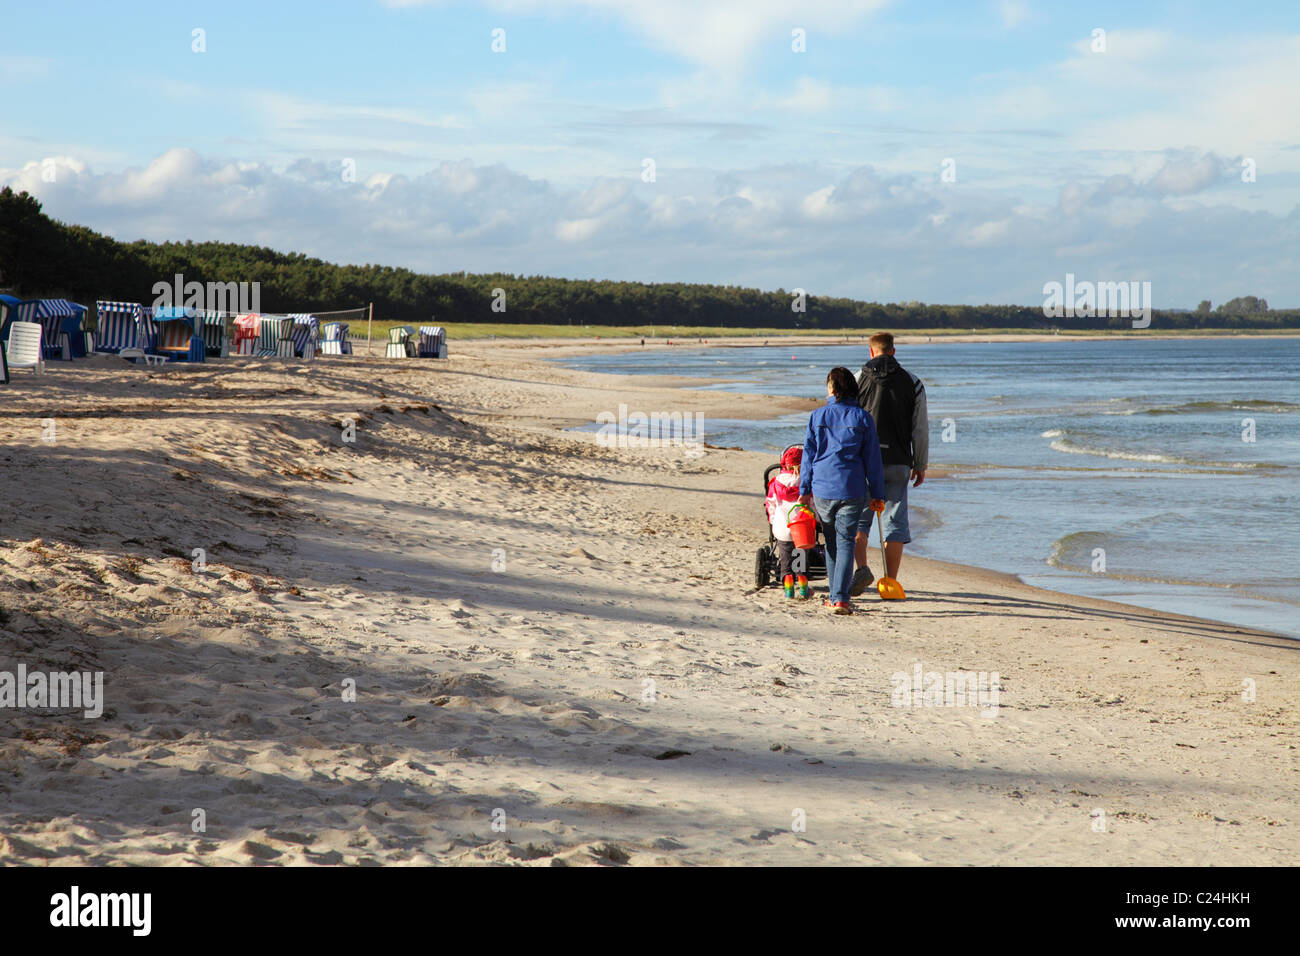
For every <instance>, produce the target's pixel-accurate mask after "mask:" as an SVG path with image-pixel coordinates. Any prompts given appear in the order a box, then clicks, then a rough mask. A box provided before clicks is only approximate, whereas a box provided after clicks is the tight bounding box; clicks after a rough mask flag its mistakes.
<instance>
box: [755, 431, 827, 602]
mask: <svg viewBox="0 0 1300 956" xmlns="http://www.w3.org/2000/svg"><path fill="white" fill-rule="evenodd" d="M790 447H791V448H798V447H801V446H798V445H791V446H790ZM789 450H790V449H789V448H787V449H786V451H789ZM780 470H781V463H780V462H779V461H778V462H776V463H775V464H771V465H768V466H767V468H766V469H765V470H764V472H763V494H764V495H766V494H767V486H768V484H769V483H770V482H771V481H772V475H774V474H775V473H776V472H778V471H780ZM776 544H777V542H776V536H775V535H774V534H772V523H771V522H770V521H769V522H768V523H767V544H765V545H763V547H761V548H759V549H758V553H757V555H755V557H754V586H755V587H759V588H765V587H767V586H768V585H769V584H775V583H779V582H778V581H777V575H778V574H779V573H780V571H779V568H780V562H779V560H778V557H777V553H776ZM801 556H802V558H803V562H804V565H805V567H804V571H803V573H804V574H806V575H807V576H808V580H809V581H813V580H815V579H817V578H825V577H826V549H825V545H823V544H822V523H821V521H820V520H818V522H817V544H816V545H815V546H814V547H812V548H810V549H809V550H808V551H806V552H805V551H802V550H799V549H796V550H795V552H794V562H795V566H796V567H797V566H798V564H799V560H800V557H801Z"/></svg>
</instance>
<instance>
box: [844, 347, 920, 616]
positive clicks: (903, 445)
mask: <svg viewBox="0 0 1300 956" xmlns="http://www.w3.org/2000/svg"><path fill="white" fill-rule="evenodd" d="M870 345H871V359H870V360H869V361H868V362H867V364H866V365H864V366H862V371H861V372H859V373H858V399H859V401H861V403H862V407H863V408H864V409H866V410H867V414H869V415H870V416H871V418H872V421H874V422H875V425H876V433H877V434H878V435H879V437H880V457H881V459H882V461H883V463H884V466H885V510H884V513H883V514H881V516H880V519H881V521H882V522H883V524H882V526H881V527H882V530H883V531H884V535H885V574H886V575H888V576H889V577H891V578H894V579H895V580H897V578H898V567H899V565H900V564H902V562H903V545H905V544H906V543H907V542H909V541H911V540H912V535H911V532H910V530H909V528H908V523H907V483H908V481H909V480H911V481H912V482H913V485H912V487H913V488H919V487H921V482H923V481H925V469H926V468H927V467H928V465H929V460H930V419H929V415H928V414H927V411H926V404H925V386H924V385H922V384H921V380H920V379H919V378H917V377H916V376H915V375H913V374H912V373H911V372H909V371H908V370H907V369H905V368H903V366H901V365H899V364H898V360H897V359H895V358H894V337H893V336H892V335H890V334H889V333H888V332H877V333H876V334H875V335H873V336H872V337H871V341H870ZM872 514H873V512H871V511H870V510H865V511H864V512H863V514H862V518H861V520H860V521H859V523H858V534H857V537H856V539H855V540H854V545H853V555H854V558H855V559H856V561H857V565H858V569H857V571H856V572H854V575H853V585H852V587H850V589H849V593H850V594H852V595H853V596H855V597H856V596H857V595H859V594H861V593H862V592H863V591H865V590H866V589H867V585H869V584H870V583H871V582H872V581H874V580H875V576H874V575H873V574H872V573H871V569H870V568H869V567H867V548H868V546H869V545H870V543H871V536H870V532H871V518H872Z"/></svg>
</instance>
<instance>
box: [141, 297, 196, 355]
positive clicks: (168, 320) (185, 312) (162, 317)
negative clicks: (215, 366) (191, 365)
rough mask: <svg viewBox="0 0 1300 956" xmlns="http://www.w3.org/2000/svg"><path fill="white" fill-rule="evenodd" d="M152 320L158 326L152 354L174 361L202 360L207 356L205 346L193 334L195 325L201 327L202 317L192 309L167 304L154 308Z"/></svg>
mask: <svg viewBox="0 0 1300 956" xmlns="http://www.w3.org/2000/svg"><path fill="white" fill-rule="evenodd" d="M153 320H154V322H155V324H156V325H157V326H158V333H157V335H156V336H155V338H154V341H153V348H151V349H150V351H151V352H153V354H155V355H165V356H167V359H168V361H176V362H202V361H204V360H205V359H206V358H207V347H206V346H205V345H204V344H203V339H202V338H201V337H200V336H198V335H196V334H195V329H196V327H197V328H200V329H201V328H202V319H201V318H200V315H199V313H198V312H196V311H195V310H194V309H187V308H181V307H178V306H168V307H166V308H162V309H158V310H156V311H155V312H154V316H153Z"/></svg>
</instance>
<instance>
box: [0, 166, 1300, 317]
mask: <svg viewBox="0 0 1300 956" xmlns="http://www.w3.org/2000/svg"><path fill="white" fill-rule="evenodd" d="M55 162H56V163H57V166H58V175H57V177H56V180H55V182H52V183H51V182H46V181H45V180H44V179H42V177H41V174H40V173H41V167H42V164H41V163H29V164H27V165H26V166H24V167H23V168H21V169H11V170H2V169H0V185H6V184H11V185H14V186H15V187H17V188H26V189H28V190H29V191H31V192H33V193H34V194H36V195H37V196H38V198H40V199H41V200H42V201H43V202H44V203H45V204H46V209H47V212H49V213H50V214H51V215H53V216H55V217H57V218H60V219H63V220H65V221H69V222H77V223H83V224H85V225H88V226H90V227H92V228H96V229H100V230H103V231H106V232H108V233H110V234H111V235H114V236H116V237H117V238H120V239H124V240H131V239H136V238H149V239H154V240H167V239H194V240H206V239H219V240H223V241H231V242H252V243H257V244H259V245H267V246H271V247H273V248H277V249H282V250H285V251H296V252H303V253H306V254H308V255H316V256H320V257H322V258H325V259H328V260H330V261H336V262H379V263H385V264H390V265H401V266H407V267H410V268H413V269H416V270H419V271H424V272H450V271H457V270H460V269H468V270H471V271H480V272H488V271H492V272H496V271H500V272H509V273H525V274H532V273H542V274H551V275H567V276H601V277H609V278H615V279H633V280H641V281H696V282H710V283H724V284H733V283H734V284H743V285H756V286H759V287H763V288H775V287H777V286H784V287H786V288H789V287H792V286H794V285H798V286H801V287H803V288H806V289H808V290H810V291H812V292H814V293H815V294H837V295H851V296H866V297H879V296H882V295H886V294H888V295H889V296H891V297H898V298H902V299H919V300H922V301H930V302H954V303H961V302H973V303H979V302H985V301H990V300H996V299H997V297H999V296H1005V295H1007V294H1008V293H1007V292H1006V290H1008V289H1014V290H1019V291H1018V292H1017V293H1016V296H1015V297H1016V298H1017V299H1018V301H1020V302H1021V303H1024V304H1032V303H1034V302H1036V301H1040V300H1041V288H1042V284H1043V282H1045V281H1047V280H1048V279H1052V278H1059V276H1060V275H1062V274H1063V273H1064V272H1065V271H1073V272H1075V273H1076V274H1077V275H1098V274H1105V275H1119V276H1131V277H1132V278H1134V279H1151V280H1152V281H1156V282H1158V283H1159V286H1160V288H1161V289H1162V290H1163V292H1162V296H1163V299H1164V301H1165V302H1166V303H1167V304H1169V305H1194V304H1195V303H1196V302H1197V301H1199V300H1200V299H1202V298H1211V299H1213V300H1215V301H1218V300H1221V299H1224V298H1228V297H1231V296H1232V295H1239V294H1246V293H1250V294H1255V295H1262V296H1264V297H1266V298H1268V299H1269V301H1270V302H1272V303H1273V304H1274V305H1275V306H1278V307H1281V306H1285V305H1289V304H1295V303H1297V302H1300V272H1298V271H1297V270H1296V268H1295V260H1296V255H1295V253H1294V251H1293V250H1294V249H1295V247H1296V245H1295V244H1296V239H1297V232H1300V208H1298V209H1296V210H1293V211H1292V212H1291V213H1290V214H1289V216H1281V217H1280V216H1277V215H1273V214H1269V213H1260V212H1249V211H1245V210H1240V209H1236V208H1233V207H1231V206H1227V205H1211V204H1209V203H1208V202H1207V201H1205V200H1204V199H1203V198H1202V199H1199V200H1198V199H1194V198H1189V197H1194V196H1198V195H1202V194H1205V193H1206V192H1207V191H1208V190H1210V189H1212V188H1213V187H1214V185H1215V183H1216V182H1217V181H1218V178H1219V177H1220V176H1221V175H1222V170H1223V169H1224V168H1225V162H1226V161H1225V160H1223V159H1222V158H1221V157H1219V156H1217V155H1213V154H1209V155H1205V154H1189V153H1181V152H1180V153H1170V154H1168V155H1167V156H1166V157H1165V158H1164V162H1163V163H1162V164H1161V165H1160V166H1159V168H1156V167H1149V168H1146V169H1143V170H1140V171H1139V170H1138V169H1136V168H1131V169H1130V170H1129V171H1128V172H1127V173H1116V174H1114V175H1112V176H1110V177H1108V178H1106V179H1104V180H1102V181H1100V182H1095V183H1065V184H1062V185H1061V188H1060V190H1059V195H1058V198H1057V200H1056V201H1055V202H1049V203H1043V204H1032V203H1027V202H1025V200H1024V199H1023V197H1022V196H1020V195H1019V193H1018V192H1017V191H1016V190H1012V189H1007V190H990V189H975V188H970V187H962V186H960V185H954V184H947V185H945V184H941V183H939V182H938V177H937V176H936V175H934V174H933V172H932V171H931V172H927V173H926V174H923V175H922V174H918V175H915V176H900V175H893V174H889V173H886V172H883V171H881V170H878V169H875V168H872V167H869V166H862V167H857V168H854V169H850V170H847V171H844V172H840V173H832V172H830V171H828V170H827V168H825V167H821V166H816V165H812V164H789V165H780V166H762V167H755V168H753V169H747V170H735V171H729V172H724V173H714V172H710V171H708V170H683V171H681V173H680V174H675V175H671V176H666V177H665V176H661V177H660V178H659V179H658V181H657V182H656V183H653V184H647V183H642V182H641V181H640V179H639V176H637V175H635V174H630V175H628V176H627V177H625V178H608V177H603V178H596V179H593V180H590V181H589V182H588V183H587V184H586V186H585V187H584V188H580V189H565V188H560V187H557V186H555V185H554V184H552V183H550V182H548V181H546V180H544V179H536V178H532V177H529V176H525V175H521V174H520V173H518V172H516V171H514V170H511V169H509V168H508V167H506V166H503V165H500V164H494V165H481V164H474V163H470V162H468V161H460V162H443V163H439V164H437V165H435V166H434V167H433V168H431V169H429V170H428V171H426V172H424V173H421V174H419V175H414V176H408V175H401V174H395V173H391V172H382V173H375V174H374V175H372V176H369V177H367V178H366V179H365V181H364V182H357V183H345V182H343V181H342V178H341V177H340V175H339V170H338V168H337V166H336V165H335V164H332V163H328V162H322V161H317V160H307V159H303V160H298V161H296V162H294V163H291V164H289V165H288V166H286V167H283V168H276V167H272V166H269V165H266V164H260V163H245V162H227V161H224V160H214V159H209V158H205V157H203V156H201V155H199V154H197V153H195V152H194V151H192V150H187V149H176V150H169V151H167V152H165V153H163V154H161V155H160V156H158V157H156V158H155V159H153V160H152V161H151V162H149V163H147V164H146V165H144V166H142V167H138V168H134V169H128V170H125V171H120V172H104V173H98V172H96V171H94V169H93V168H91V167H90V166H89V165H87V164H86V163H84V162H82V161H80V160H78V159H76V158H75V157H61V158H59V159H57V160H55ZM1206 236H1212V237H1213V242H1207V241H1206V239H1205V237H1206ZM1247 260H1248V261H1249V263H1250V276H1249V282H1248V283H1247V284H1246V285H1243V284H1242V283H1243V282H1244V281H1245V280H1244V279H1243V278H1242V275H1241V274H1240V273H1237V272H1232V271H1229V270H1225V269H1223V268H1222V263H1223V262H1225V261H1227V262H1243V261H1247ZM232 278H235V279H237V278H238V277H232ZM884 290H887V292H886V291H884ZM103 291H104V294H105V295H106V296H110V297H125V298H129V297H136V296H139V295H143V294H144V293H143V292H142V291H140V290H131V289H112V290H109V289H105V290H103ZM334 304H335V303H322V304H321V307H326V306H328V305H334ZM346 304H347V303H342V305H346Z"/></svg>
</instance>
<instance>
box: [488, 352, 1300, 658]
mask: <svg viewBox="0 0 1300 956" xmlns="http://www.w3.org/2000/svg"><path fill="white" fill-rule="evenodd" d="M1052 338H1053V337H1052V336H1044V337H1042V338H1041V339H1034V340H1033V341H1039V340H1047V339H1052ZM898 341H899V342H900V344H904V340H903V339H901V338H900V339H899V340H898ZM850 344H855V343H850ZM911 344H915V343H911ZM647 347H648V346H647ZM700 347H704V346H700ZM638 348H639V346H638ZM586 351H588V352H590V351H595V349H590V350H586ZM487 354H491V348H489V349H488V352H487ZM575 354H582V353H581V352H579V353H575ZM552 357H553V356H551V355H548V356H546V357H545V359H544V360H546V361H549V360H550V359H551V358H552ZM554 357H558V356H554ZM558 367H561V368H566V370H568V369H567V367H566V366H563V365H561V366H558ZM570 371H572V370H570ZM578 374H592V375H601V376H612V377H613V378H615V379H620V378H633V377H634V378H635V379H636V380H637V384H638V385H643V386H645V387H647V388H663V387H670V388H674V389H679V390H684V391H686V392H691V391H692V390H693V389H698V388H699V387H700V386H703V385H710V384H717V383H719V382H723V381H730V380H727V379H707V378H694V377H690V376H677V375H637V376H626V375H621V374H619V373H606V372H593V373H581V372H579V373H578ZM681 394H682V393H681V392H680V391H679V392H677V395H678V396H681ZM705 394H707V395H716V396H718V401H717V404H716V405H710V404H708V403H707V402H706V403H705V404H704V407H702V408H701V407H700V406H699V404H698V403H691V405H690V407H689V408H688V409H686V411H689V412H690V413H695V412H700V413H702V414H704V415H706V416H708V417H712V418H732V419H736V418H739V419H752V420H756V421H757V420H763V419H765V418H768V417H771V416H769V415H768V414H767V411H768V409H771V408H780V409H781V410H782V411H784V412H785V413H791V412H804V411H812V410H813V409H814V408H816V407H818V406H819V405H820V402H817V401H814V400H811V399H809V400H804V399H799V398H793V397H791V396H787V395H771V394H767V393H762V392H708V393H705ZM724 399H725V400H724ZM737 403H739V405H738V404H737ZM679 404H680V403H679ZM646 407H648V406H646ZM759 408H762V409H763V410H762V411H759V410H758V409H759ZM591 422H592V419H580V420H579V422H578V423H579V424H582V425H590V424H591ZM550 427H552V428H554V429H555V430H556V431H557V432H560V433H562V434H565V435H573V434H583V433H582V432H576V433H575V432H572V431H569V429H570V428H572V427H573V425H572V424H567V425H565V424H560V423H558V422H552V423H551V425H550ZM706 447H708V448H710V449H711V450H714V451H726V452H733V453H734V452H740V453H743V454H750V455H754V456H756V457H763V458H764V459H765V460H764V465H762V466H759V471H760V472H761V470H762V467H765V466H766V464H770V462H768V461H766V457H767V456H763V455H762V453H759V452H747V451H744V450H743V449H740V448H734V447H718V446H712V445H706ZM954 470H960V468H959V467H957V466H945V465H937V466H934V467H933V468H932V469H931V471H930V472H929V473H928V477H929V478H931V479H942V478H945V477H948V475H949V474H950V473H951V472H952V471H954ZM907 561H908V562H909V563H911V562H912V561H926V562H931V563H934V564H937V565H943V566H946V567H950V568H960V569H963V570H964V571H968V572H974V573H981V574H995V575H1007V576H1009V577H1011V578H1012V579H1014V580H1016V581H1017V582H1018V583H1019V584H1020V585H1021V586H1023V587H1026V588H1032V589H1033V590H1035V591H1042V592H1043V593H1047V594H1053V595H1057V596H1060V597H1067V598H1070V599H1075V600H1081V601H1084V600H1086V601H1105V602H1107V603H1110V604H1112V605H1114V606H1116V607H1125V608H1130V609H1132V610H1135V611H1140V612H1143V613H1157V614H1169V615H1172V616H1173V617H1175V618H1179V619H1181V620H1186V621H1190V622H1197V623H1200V624H1214V625H1218V626H1221V627H1228V628H1241V629H1243V630H1244V631H1246V632H1250V633H1254V634H1260V635H1268V636H1271V637H1274V638H1276V639H1278V640H1282V641H1290V642H1293V643H1296V642H1300V635H1290V634H1286V633H1283V632H1280V631H1273V630H1270V629H1268V628H1257V627H1254V626H1252V625H1246V624H1241V623H1238V622H1234V621H1228V620H1222V619H1218V618H1209V617H1201V616H1198V615H1195V614H1180V613H1178V612H1174V611H1165V610H1161V609H1158V608H1153V607H1149V606H1146V605H1141V604H1130V603H1128V602H1124V601H1109V600H1108V599H1105V598H1093V597H1090V596H1088V595H1082V594H1076V593H1074V592H1071V591H1057V590H1053V589H1050V588H1042V587H1040V586H1038V585H1033V584H1030V583H1028V582H1026V581H1024V580H1022V577H1021V575H1023V574H1034V573H1043V572H1041V571H1040V572H1034V571H1023V572H1008V571H998V570H996V569H993V568H986V567H983V566H981V565H968V564H959V563H955V562H946V561H943V560H941V559H937V558H926V557H921V556H919V555H917V554H915V553H909V555H908V557H907ZM1045 570H1046V569H1045ZM1192 586H1195V585H1192Z"/></svg>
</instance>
